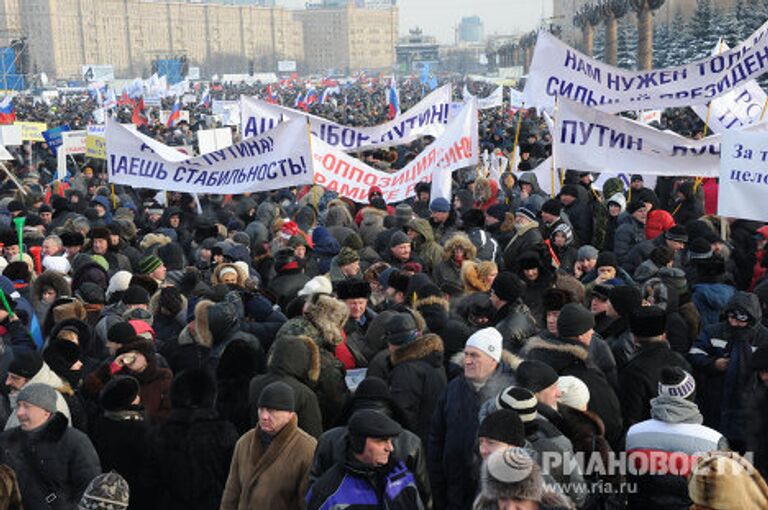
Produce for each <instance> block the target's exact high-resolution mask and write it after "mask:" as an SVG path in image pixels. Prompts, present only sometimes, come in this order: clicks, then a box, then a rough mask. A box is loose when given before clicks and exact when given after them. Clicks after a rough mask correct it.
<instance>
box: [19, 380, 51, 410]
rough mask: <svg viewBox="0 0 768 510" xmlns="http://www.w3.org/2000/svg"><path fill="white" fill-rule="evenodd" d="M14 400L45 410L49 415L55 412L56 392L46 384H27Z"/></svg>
mask: <svg viewBox="0 0 768 510" xmlns="http://www.w3.org/2000/svg"><path fill="white" fill-rule="evenodd" d="M16 400H17V401H18V402H28V403H30V404H32V405H35V406H37V407H39V408H40V409H45V410H46V411H48V412H49V413H55V412H56V390H54V389H53V387H51V386H48V385H47V384H42V383H32V384H27V385H26V386H24V387H23V388H22V389H21V391H20V392H19V395H18V397H17V398H16Z"/></svg>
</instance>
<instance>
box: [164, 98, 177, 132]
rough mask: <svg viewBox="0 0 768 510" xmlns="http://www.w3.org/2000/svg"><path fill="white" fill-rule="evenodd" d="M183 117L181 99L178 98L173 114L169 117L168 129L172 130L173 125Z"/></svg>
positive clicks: (174, 104)
mask: <svg viewBox="0 0 768 510" xmlns="http://www.w3.org/2000/svg"><path fill="white" fill-rule="evenodd" d="M180 117H181V103H180V102H179V99H178V98H176V102H175V103H173V109H172V110H171V114H170V115H168V122H167V124H166V127H168V128H172V127H173V125H174V124H175V123H176V121H177V120H179V118H180Z"/></svg>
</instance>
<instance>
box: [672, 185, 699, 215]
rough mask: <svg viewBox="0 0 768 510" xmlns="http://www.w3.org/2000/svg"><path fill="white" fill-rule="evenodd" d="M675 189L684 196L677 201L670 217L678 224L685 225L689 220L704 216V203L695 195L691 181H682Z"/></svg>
mask: <svg viewBox="0 0 768 510" xmlns="http://www.w3.org/2000/svg"><path fill="white" fill-rule="evenodd" d="M677 191H679V192H680V193H682V194H683V195H684V196H685V198H683V200H681V201H679V202H677V206H676V207H675V211H674V214H673V215H672V217H673V218H674V219H675V223H677V224H678V225H685V224H686V223H688V222H689V221H693V220H697V219H699V218H700V217H702V216H704V204H703V203H702V202H701V201H700V200H699V199H698V198H697V197H696V196H695V193H694V191H693V183H692V182H684V183H683V184H681V185H680V186H679V187H678V188H677Z"/></svg>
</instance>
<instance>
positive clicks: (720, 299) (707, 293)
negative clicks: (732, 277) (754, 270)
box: [691, 283, 736, 327]
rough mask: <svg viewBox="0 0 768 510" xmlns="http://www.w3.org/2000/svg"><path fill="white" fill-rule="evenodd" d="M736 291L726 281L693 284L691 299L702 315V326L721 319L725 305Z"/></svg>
mask: <svg viewBox="0 0 768 510" xmlns="http://www.w3.org/2000/svg"><path fill="white" fill-rule="evenodd" d="M735 293H736V289H734V288H733V287H731V286H730V285H726V284H725V283H699V284H696V285H694V286H693V292H692V293H691V301H692V302H693V304H694V306H695V307H696V310H698V311H699V315H700V316H701V326H702V327H706V326H710V325H712V324H716V323H717V322H719V321H720V314H722V313H723V310H724V309H725V305H727V304H728V301H730V300H731V298H732V297H733V295H734V294H735Z"/></svg>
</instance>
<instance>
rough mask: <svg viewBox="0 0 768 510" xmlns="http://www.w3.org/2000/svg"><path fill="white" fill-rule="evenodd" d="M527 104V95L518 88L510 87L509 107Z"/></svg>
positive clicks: (520, 106)
mask: <svg viewBox="0 0 768 510" xmlns="http://www.w3.org/2000/svg"><path fill="white" fill-rule="evenodd" d="M523 105H525V96H524V95H523V93H522V92H520V91H519V90H517V89H513V88H512V87H509V107H510V108H522V107H523Z"/></svg>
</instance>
